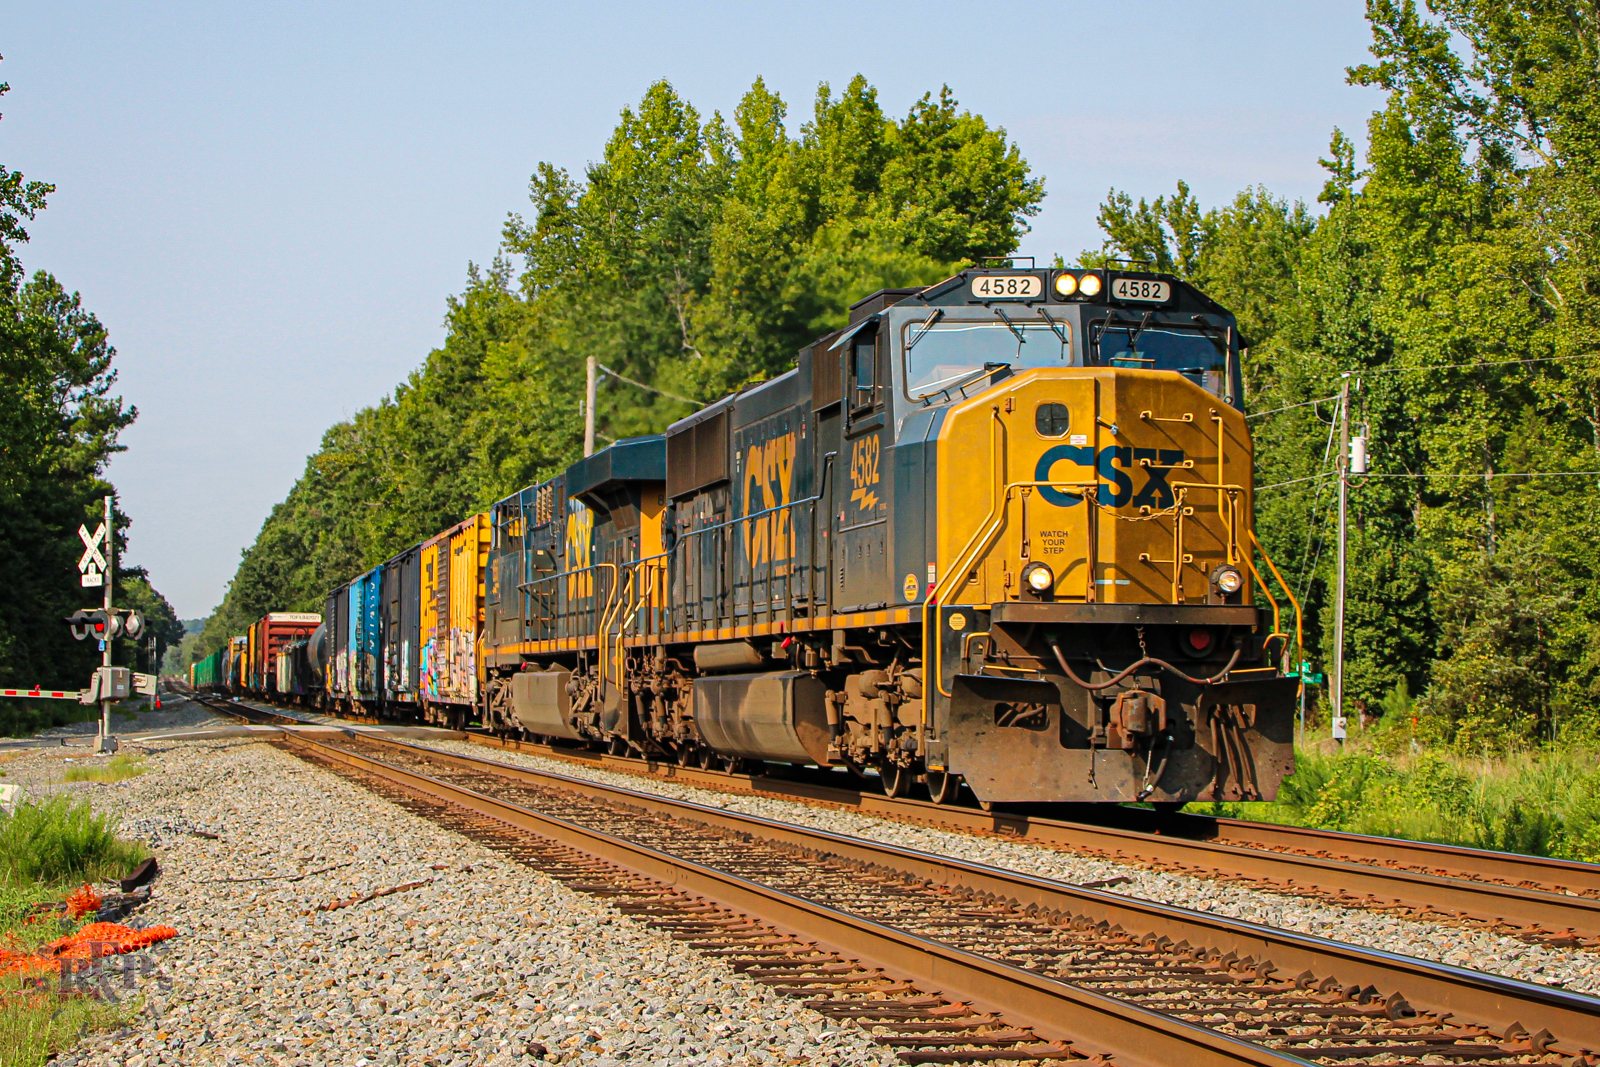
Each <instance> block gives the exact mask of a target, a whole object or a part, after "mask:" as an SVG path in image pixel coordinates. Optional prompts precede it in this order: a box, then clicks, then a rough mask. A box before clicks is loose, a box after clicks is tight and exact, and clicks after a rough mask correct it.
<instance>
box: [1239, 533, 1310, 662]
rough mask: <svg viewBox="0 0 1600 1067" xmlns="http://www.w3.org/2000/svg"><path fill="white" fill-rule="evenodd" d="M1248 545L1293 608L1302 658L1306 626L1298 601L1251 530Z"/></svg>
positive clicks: (1295, 630)
mask: <svg viewBox="0 0 1600 1067" xmlns="http://www.w3.org/2000/svg"><path fill="white" fill-rule="evenodd" d="M1250 543H1251V544H1253V545H1255V546H1256V551H1258V552H1260V553H1261V558H1262V559H1263V560H1264V561H1265V562H1266V564H1267V568H1268V569H1269V570H1271V571H1272V576H1273V577H1274V578H1276V579H1278V584H1279V585H1280V586H1282V587H1283V595H1284V596H1286V597H1288V598H1289V603H1290V604H1291V605H1292V606H1293V607H1294V640H1295V646H1296V648H1297V649H1298V650H1299V653H1300V657H1304V655H1305V651H1306V626H1305V616H1304V615H1303V614H1302V613H1301V611H1300V601H1298V600H1296V599H1295V596H1294V590H1293V589H1292V588H1290V586H1289V583H1288V582H1286V581H1284V580H1283V575H1282V574H1280V573H1278V565H1277V564H1276V563H1273V562H1272V557H1271V556H1269V555H1267V550H1266V548H1265V547H1263V546H1262V544H1261V539H1260V538H1258V537H1257V536H1256V532H1255V530H1253V529H1252V530H1251V531H1250ZM1274 606H1276V601H1274ZM1277 628H1278V627H1277V626H1276V624H1274V626H1273V629H1274V630H1276V629H1277Z"/></svg>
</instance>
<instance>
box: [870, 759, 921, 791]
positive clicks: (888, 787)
mask: <svg viewBox="0 0 1600 1067" xmlns="http://www.w3.org/2000/svg"><path fill="white" fill-rule="evenodd" d="M878 773H879V774H880V775H882V776H883V795H884V796H886V797H903V796H905V795H906V794H907V793H909V792H911V783H912V781H913V780H915V778H916V775H914V774H912V773H911V768H910V767H903V766H901V765H900V764H898V763H885V764H884V765H883V766H882V767H881V768H879V772H878Z"/></svg>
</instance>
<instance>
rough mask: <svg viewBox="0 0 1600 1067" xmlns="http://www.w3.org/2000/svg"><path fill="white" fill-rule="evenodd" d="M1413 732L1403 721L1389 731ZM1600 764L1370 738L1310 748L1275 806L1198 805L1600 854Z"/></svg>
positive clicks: (1510, 846)
mask: <svg viewBox="0 0 1600 1067" xmlns="http://www.w3.org/2000/svg"><path fill="white" fill-rule="evenodd" d="M1386 732H1393V733H1395V734H1399V735H1405V736H1407V737H1409V730H1407V729H1406V728H1405V727H1404V726H1401V725H1399V724H1394V725H1391V726H1387V727H1386ZM1597 790H1600V766H1597V764H1596V760H1595V753H1594V752H1593V751H1592V750H1584V749H1549V750H1546V751H1544V752H1541V753H1531V752H1522V753H1515V754H1512V755H1508V756H1497V757H1494V756H1478V757H1469V756H1457V755H1451V754H1449V753H1447V752H1441V751H1434V750H1426V749H1424V750H1421V751H1417V752H1415V753H1413V752H1411V751H1410V749H1409V747H1407V748H1406V749H1403V750H1399V751H1396V752H1394V753H1393V754H1389V755H1385V754H1384V753H1383V751H1382V742H1381V739H1378V738H1373V737H1372V736H1371V735H1370V734H1369V735H1366V736H1363V737H1361V738H1359V739H1355V740H1352V741H1351V743H1350V744H1349V745H1347V746H1346V748H1345V749H1344V750H1343V751H1341V752H1337V753H1333V754H1329V753H1327V752H1322V751H1315V750H1306V749H1301V750H1299V751H1297V752H1296V754H1295V773H1294V775H1293V776H1292V777H1290V778H1289V779H1287V780H1286V781H1285V782H1284V784H1283V788H1282V789H1281V790H1280V791H1279V794H1278V799H1277V801H1276V802H1274V803H1270V804H1224V805H1196V808H1197V810H1203V811H1205V812H1206V813H1207V814H1220V815H1230V816H1233V817H1236V818H1244V819H1254V820H1260V821H1264V822H1278V823H1289V824H1291V825H1295V826H1315V827H1320V828H1322V829H1328V830H1343V831H1347V832H1350V833H1359V834H1376V835H1379V836H1382V837H1398V838H1406V839H1409V840H1415V841H1438V842H1441V843H1445V844H1453V845H1467V846H1471V847H1473V848H1488V849H1497V850H1500V851H1506V852H1520V853H1525V854H1527V855H1534V856H1556V857H1561V858H1565V859H1576V860H1584V861H1586V862H1594V861H1596V860H1600V800H1597V799H1596V798H1597V796H1600V793H1597Z"/></svg>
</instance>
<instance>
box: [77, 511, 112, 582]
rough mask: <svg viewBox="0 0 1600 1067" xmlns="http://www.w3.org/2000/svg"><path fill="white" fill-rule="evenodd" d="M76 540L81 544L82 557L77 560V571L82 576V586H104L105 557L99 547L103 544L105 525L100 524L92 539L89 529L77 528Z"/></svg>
mask: <svg viewBox="0 0 1600 1067" xmlns="http://www.w3.org/2000/svg"><path fill="white" fill-rule="evenodd" d="M78 538H79V539H80V540H81V541H82V542H83V556H82V557H81V558H80V559H79V560H78V570H79V571H80V572H81V573H82V575H83V577H82V581H83V584H84V586H85V587H86V588H87V587H90V586H98V585H104V584H105V573H106V557H105V556H104V555H102V554H101V552H100V546H101V545H103V544H105V540H106V524H105V523H103V522H102V523H101V524H100V528H99V529H98V530H96V531H95V532H94V536H93V537H90V536H89V527H87V526H79V527H78Z"/></svg>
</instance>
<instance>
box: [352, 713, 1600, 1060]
mask: <svg viewBox="0 0 1600 1067" xmlns="http://www.w3.org/2000/svg"><path fill="white" fill-rule="evenodd" d="M362 740H364V741H372V742H374V743H377V744H380V745H387V746H392V747H394V748H397V749H401V750H404V751H406V752H408V753H410V754H414V755H420V756H422V757H424V758H426V759H428V760H431V761H435V762H438V763H442V764H447V765H451V766H455V767H461V768H465V769H469V770H472V771H478V772H487V773H490V774H494V775H497V776H500V777H503V778H505V779H507V780H510V781H516V782H520V783H527V784H537V785H541V786H545V787H554V788H558V789H561V790H564V791H569V792H573V793H577V794H580V795H582V796H586V797H590V798H594V799H599V800H602V801H607V802H610V803H613V804H621V805H625V806H627V807H632V808H637V809H642V810H645V811H649V812H651V813H655V814H660V815H666V816H669V817H672V818H677V819H686V820H690V821H694V822H700V823H703V824H707V825H710V826H714V827H717V828H718V829H722V830H727V831H729V832H731V833H734V834H749V835H751V836H753V837H757V838H762V839H766V840H770V841H777V842H782V843H784V844H788V845H791V846H796V847H799V848H802V849H807V850H811V851H813V852H817V853H819V854H824V855H830V854H831V855H836V856H840V857H844V858H846V859H849V860H851V861H853V862H856V863H860V864H866V865H872V866H877V867H884V868H889V869H892V870H895V871H897V872H900V873H902V874H905V875H908V876H911V877H913V878H917V879H920V880H925V881H928V882H932V883H933V884H935V885H942V886H951V887H954V886H960V887H963V888H965V889H967V890H969V891H971V892H974V893H977V894H981V895H986V896H989V897H991V898H998V899H1001V900H1011V901H1014V902H1015V903H1016V905H1017V906H1018V907H1020V908H1023V909H1028V908H1030V907H1031V908H1034V909H1040V910H1044V911H1047V912H1061V913H1066V914H1070V915H1072V916H1075V917H1082V918H1084V919H1087V920H1089V921H1091V922H1094V923H1099V922H1104V923H1107V924H1108V925H1109V926H1112V927H1120V928H1122V929H1123V930H1125V931H1127V932H1129V933H1130V934H1134V935H1135V936H1137V935H1141V934H1142V935H1145V938H1146V939H1147V940H1148V939H1154V938H1159V937H1166V938H1169V939H1171V940H1172V941H1188V942H1189V943H1190V944H1193V945H1196V946H1205V947H1207V948H1211V949H1215V950H1217V951H1218V952H1219V953H1228V952H1232V953H1234V954H1235V955H1236V956H1238V957H1239V958H1240V959H1244V958H1247V957H1248V958H1251V959H1254V960H1257V961H1261V962H1259V963H1257V965H1256V966H1257V967H1258V968H1270V969H1271V970H1272V971H1276V972H1280V973H1284V974H1289V975H1296V974H1301V973H1309V974H1310V975H1312V976H1315V977H1316V978H1318V979H1326V978H1329V977H1334V978H1337V979H1338V981H1339V983H1340V984H1341V985H1348V984H1350V983H1355V984H1356V985H1368V984H1370V985H1372V986H1375V987H1376V988H1378V989H1379V990H1381V991H1383V993H1384V995H1386V996H1387V995H1391V994H1393V993H1400V994H1401V995H1402V997H1403V998H1404V1000H1405V1001H1406V1002H1408V1003H1409V1004H1410V1005H1412V1006H1413V1007H1416V1008H1421V1009H1423V1010H1426V1011H1428V1012H1432V1013H1434V1014H1440V1015H1444V1014H1455V1015H1458V1016H1464V1017H1466V1018H1467V1019H1468V1020H1470V1021H1471V1022H1473V1023H1476V1024H1478V1025H1482V1026H1487V1027H1489V1028H1490V1029H1493V1030H1497V1031H1501V1032H1504V1031H1505V1030H1506V1029H1507V1028H1508V1027H1510V1026H1511V1025H1512V1024H1513V1023H1520V1024H1522V1025H1524V1026H1526V1027H1533V1028H1535V1029H1537V1028H1539V1027H1544V1028H1546V1029H1548V1030H1549V1031H1550V1032H1551V1033H1552V1034H1553V1035H1554V1036H1555V1040H1554V1042H1553V1043H1552V1045H1553V1047H1556V1048H1559V1049H1561V1050H1562V1051H1564V1052H1576V1051H1578V1050H1580V1049H1584V1050H1600V999H1596V998H1594V997H1589V996H1585V995H1582V994H1578V993H1571V992H1568V991H1566V990H1562V989H1556V988H1553V987H1550V986H1541V985H1535V984H1533V983H1529V982H1521V981H1517V980H1515V979H1511V978H1505V977H1501V976H1498V975H1490V974H1484V973H1482V972H1479V971H1472V970H1467V969H1465V968H1461V967H1453V966H1450V965H1448V964H1443V963H1434V962H1431V961H1427V960H1419V959H1415V958H1413V957H1409V956H1402V955H1398V954H1396V953H1390V952H1384V951H1381V950H1377V949H1366V948H1360V947H1357V946H1354V945H1348V944H1345V943H1343V942H1339V941H1332V940H1328V939H1326V938H1320V937H1313V936H1310V935H1306V934H1299V933H1293V932H1290V931H1285V930H1278V929H1274V928H1272V927H1269V926H1264V925H1261V924H1258V923H1251V922H1246V921H1243V920H1239V919H1230V918H1225V917H1221V916H1216V915H1212V914H1209V913H1205V912H1198V911H1191V910H1188V909H1185V908H1179V907H1176V906H1172V905H1165V904H1159V903H1154V902H1151V901H1146V900H1140V899H1137V898H1132V897H1127V896H1124V895H1122V894H1117V893H1107V892H1102V891H1099V890H1095V889H1086V888H1083V887H1080V886H1074V885H1071V884H1069V883H1065V882H1060V881H1056V880H1054V879H1049V878H1043V877H1040V876H1035V875H1027V874H1021V873H1018V872H1015V871H1008V870H1004V869H1001V868H996V867H990V866H986V865H983V864H977V863H969V862H966V861H962V860H957V859H953V858H950V857H946V856H937V855H932V854H929V853H925V852H919V851H916V850H914V849H907V848H901V847H898V846H894V845H887V844H882V843H880V842H876V841H867V840H863V839H860V838H855V837H848V836H845V835H842V834H836V833H831V832H828V831H824V830H814V829H811V828H809V827H803V826H795V825H791V824H789V823H783V822H777V821H775V820H772V819H766V818H761V817H759V816H754V815H744V814H740V813H737V812H730V811H726V810H724V809H721V808H714V807H709V806H707V805H704V804H697V803H694V802H692V801H686V800H676V799H672V798H668V797H662V796H658V795H656V794H653V793H642V792H639V791H637V790H632V789H625V788H623V787H621V786H614V785H606V784H603V783H599V782H593V781H589V780H587V779H582V778H573V777H571V776H568V775H561V774H555V773H553V772H550V771H539V770H534V769H531V768H527V767H519V766H516V765H514V764H507V763H501V762H499V761H496V760H489V759H484V758H482V757H478V756H466V755H461V754H459V753H454V752H447V751H444V750H441V749H436V748H431V747H429V746H426V745H418V744H414V743H411V742H407V741H401V740H396V739H390V738H374V737H370V736H363V738H362Z"/></svg>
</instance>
